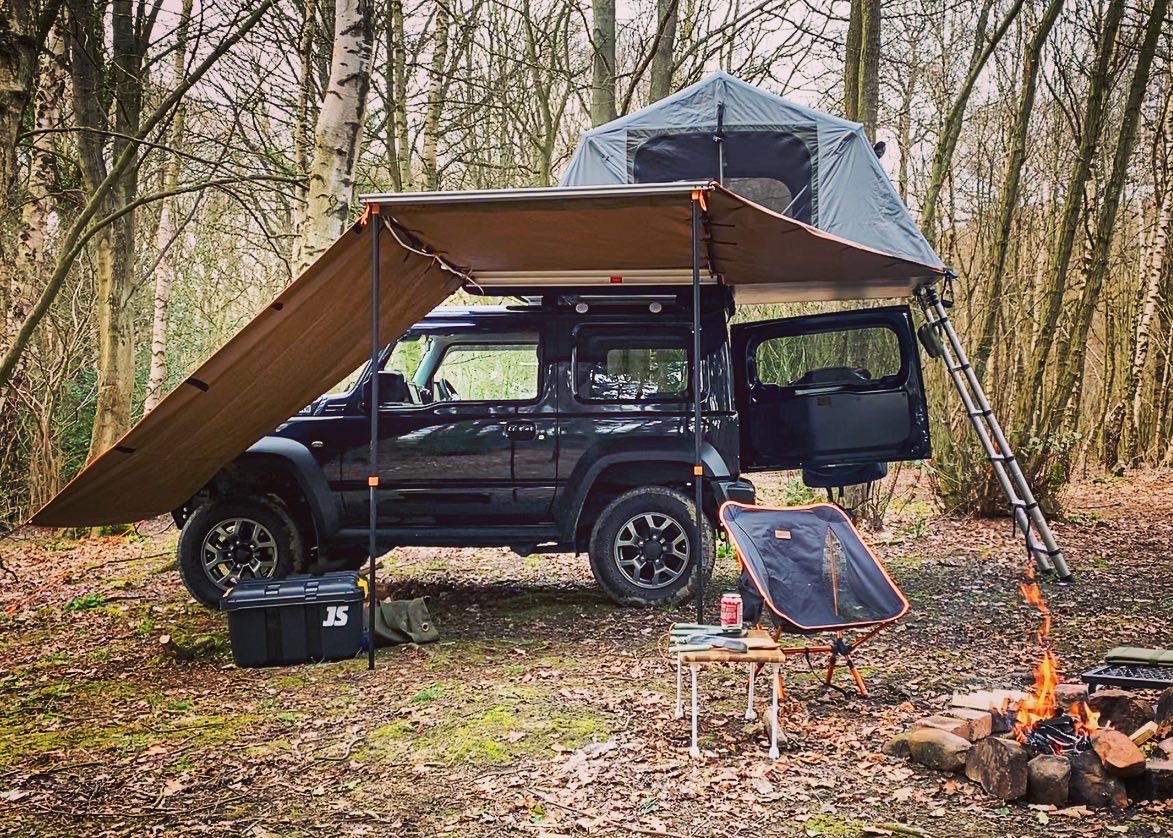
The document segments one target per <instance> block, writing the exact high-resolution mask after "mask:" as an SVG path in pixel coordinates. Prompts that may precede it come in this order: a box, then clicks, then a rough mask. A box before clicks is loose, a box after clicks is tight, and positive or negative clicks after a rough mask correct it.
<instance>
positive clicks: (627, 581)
mask: <svg viewBox="0 0 1173 838" xmlns="http://www.w3.org/2000/svg"><path fill="white" fill-rule="evenodd" d="M695 510H696V506H695V505H694V504H693V502H692V501H691V500H689V499H688V497H686V496H685V495H684V494H683V493H681V492H678V491H676V490H675V489H668V488H666V487H664V486H643V487H640V488H638V489H632V490H631V491H629V492H625V493H624V494H622V495H620V496H619V497H617V498H615V500H613V501H611V503H610V504H608V506H607V508H606V509H604V510H603V512H602V514H601V515H599V519H598V520H597V521H596V522H595V528H594V530H593V532H592V533H591V546H590V557H591V572H592V573H593V574H594V575H595V580H596V581H597V582H598V583H599V586H600V587H602V589H603V591H604V592H605V593H606V594H607V596H609V597H610V598H611V599H613V600H614V601H615V602H617V603H619V604H620V605H628V606H637V607H647V606H654V605H671V604H675V603H682V602H687V601H688V600H689V599H691V598H692V597H693V596H694V594H695V593H696V590H695V586H696V571H695V569H694V568H695V561H696V557H697V555H698V554H699V555H700V556H702V557H703V561H704V564H703V570H704V578H705V579H706V580H707V579H708V578H709V576H710V575H711V574H712V572H713V561H714V552H713V528H712V525H710V523H709V522H708V520H707V519H704V522H703V526H702V527H701V539H700V540H701V544H700V545H699V547H698V544H697V532H696V512H695Z"/></svg>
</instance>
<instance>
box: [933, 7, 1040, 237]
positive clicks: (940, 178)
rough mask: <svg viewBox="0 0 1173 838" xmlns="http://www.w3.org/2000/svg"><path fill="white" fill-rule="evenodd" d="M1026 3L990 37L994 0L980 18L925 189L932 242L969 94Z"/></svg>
mask: <svg viewBox="0 0 1173 838" xmlns="http://www.w3.org/2000/svg"><path fill="white" fill-rule="evenodd" d="M1022 4H1023V0H1015V2H1014V4H1013V5H1012V6H1011V7H1010V8H1009V9H1008V10H1007V12H1006V15H1005V17H1003V18H1002V21H1001V23H999V24H998V28H997V29H995V30H994V32H993V34H992V35H991V36H990V38H989V40H985V37H986V25H987V22H988V20H989V15H990V8H991V6H992V5H993V3H992V0H986V2H985V4H984V5H983V7H982V12H981V15H980V17H979V18H978V24H977V35H976V36H975V38H974V44H973V52H972V53H971V55H970V59H969V68H968V70H967V71H966V74H965V81H964V82H963V83H962V85H961V89H960V90H959V91H957V96H956V97H955V98H954V99H953V104H952V105H951V106H950V108H949V113H948V114H947V115H946V117H945V123H944V127H943V128H942V133H941V138H940V139H939V140H938V141H937V147H936V149H935V150H934V151H933V162H932V164H931V168H930V172H929V185H928V188H927V189H926V190H925V197H924V204H923V207H922V209H921V220H920V228H921V231H922V232H923V233H924V234H925V236H926V237H927V238H928V240H929V241H934V240H935V239H936V237H937V202H938V201H939V200H940V197H941V189H942V188H944V186H945V180H946V178H948V176H949V170H950V168H951V167H952V164H953V153H954V152H955V151H956V150H957V140H958V139H959V138H960V137H961V129H962V127H963V125H964V123H965V110H966V107H967V106H968V105H969V97H970V95H971V94H972V93H973V88H974V85H976V84H977V80H978V77H979V76H980V75H981V72H982V69H983V68H984V67H985V66H986V62H987V61H988V60H989V59H990V56H991V55H992V54H993V52H994V50H995V49H996V48H997V46H998V44H1000V43H1001V42H1002V38H1003V37H1004V36H1005V35H1006V30H1008V29H1009V28H1010V24H1011V23H1013V22H1014V19H1015V18H1016V17H1018V13H1019V11H1021V9H1022ZM983 41H984V43H983Z"/></svg>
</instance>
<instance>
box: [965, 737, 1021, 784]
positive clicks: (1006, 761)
mask: <svg viewBox="0 0 1173 838" xmlns="http://www.w3.org/2000/svg"><path fill="white" fill-rule="evenodd" d="M1026 765H1027V753H1026V749H1025V748H1023V747H1022V746H1021V745H1019V744H1018V743H1017V742H1012V741H1011V740H1009V739H997V738H994V737H989V738H987V739H983V740H982V741H980V742H978V743H976V744H975V745H974V746H973V747H972V748H970V750H969V753H968V754H966V757H965V776H966V777H968V778H969V779H971V780H973V781H974V782H976V783H979V784H980V785H981V787H982V788H983V789H985V791H986V794H988V795H991V796H992V797H996V798H998V799H999V800H1018V799H1019V798H1020V797H1025V796H1026V783H1027V771H1026Z"/></svg>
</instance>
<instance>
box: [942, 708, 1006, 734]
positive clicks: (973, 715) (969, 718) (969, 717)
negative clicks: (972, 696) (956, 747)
mask: <svg viewBox="0 0 1173 838" xmlns="http://www.w3.org/2000/svg"><path fill="white" fill-rule="evenodd" d="M946 715H948V716H956V717H957V718H959V719H964V720H965V721H966V723H968V724H969V731H968V732H967V734H966V736H965V738H966V739H968V740H969V741H970V742H977V741H978V740H979V739H985V738H986V737H987V736H990V735H992V734H993V732H994V716H993V714H992V713H990V711H988V710H970V709H969V708H968V707H951V708H949V710H948V711H946Z"/></svg>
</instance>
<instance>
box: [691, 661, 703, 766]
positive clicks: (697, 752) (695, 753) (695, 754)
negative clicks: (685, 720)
mask: <svg viewBox="0 0 1173 838" xmlns="http://www.w3.org/2000/svg"><path fill="white" fill-rule="evenodd" d="M688 668H689V671H690V672H691V674H692V747H691V748H689V749H688V755H689V756H690V757H692V758H693V759H700V756H701V749H700V747H698V745H697V718H696V717H697V696H696V679H697V673H699V672H700V669H701V665H700V664H699V663H690V664H689V665H688Z"/></svg>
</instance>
